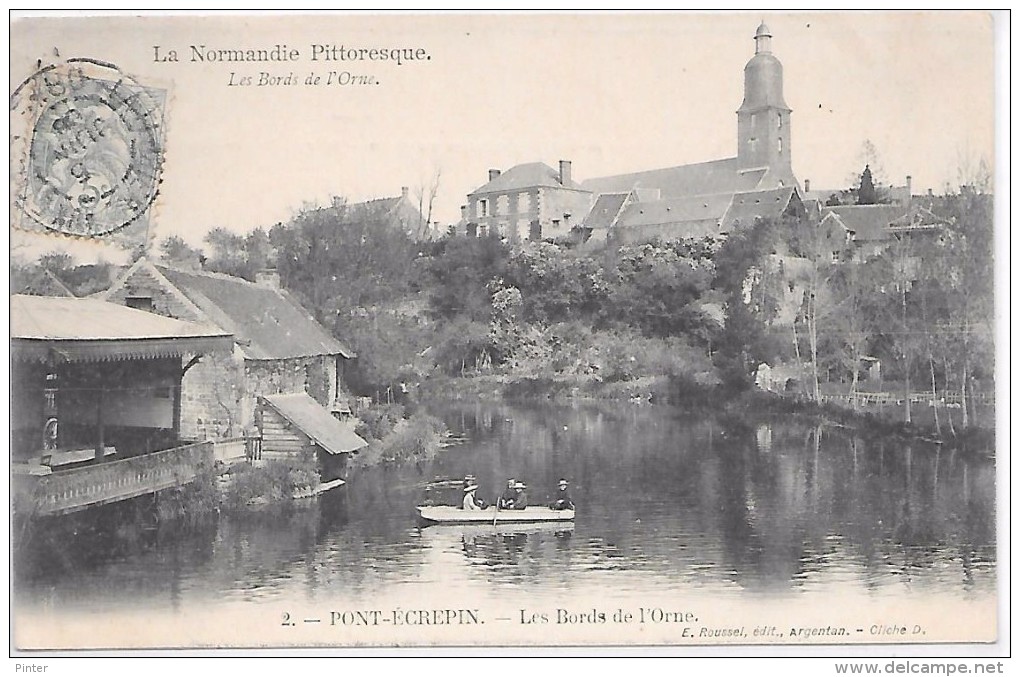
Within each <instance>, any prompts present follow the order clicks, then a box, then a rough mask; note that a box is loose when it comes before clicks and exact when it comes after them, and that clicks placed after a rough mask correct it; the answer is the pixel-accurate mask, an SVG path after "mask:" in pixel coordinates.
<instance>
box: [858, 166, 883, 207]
mask: <svg viewBox="0 0 1020 677" xmlns="http://www.w3.org/2000/svg"><path fill="white" fill-rule="evenodd" d="M877 202H878V193H877V192H876V191H875V183H874V181H873V180H872V178H871V167H870V166H869V165H864V171H863V172H861V183H860V185H859V186H858V188H857V204H859V205H873V204H875V203H877Z"/></svg>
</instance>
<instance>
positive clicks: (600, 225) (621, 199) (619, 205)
mask: <svg viewBox="0 0 1020 677" xmlns="http://www.w3.org/2000/svg"><path fill="white" fill-rule="evenodd" d="M628 197H630V193H606V194H604V195H599V197H598V199H597V200H595V204H593V205H592V207H591V210H590V211H589V212H588V216H586V217H585V219H584V225H585V227H586V228H591V229H592V230H605V229H607V228H610V227H612V225H613V224H614V223H616V220H617V218H619V216H620V211H621V210H622V209H623V207H624V205H625V204H627V198H628Z"/></svg>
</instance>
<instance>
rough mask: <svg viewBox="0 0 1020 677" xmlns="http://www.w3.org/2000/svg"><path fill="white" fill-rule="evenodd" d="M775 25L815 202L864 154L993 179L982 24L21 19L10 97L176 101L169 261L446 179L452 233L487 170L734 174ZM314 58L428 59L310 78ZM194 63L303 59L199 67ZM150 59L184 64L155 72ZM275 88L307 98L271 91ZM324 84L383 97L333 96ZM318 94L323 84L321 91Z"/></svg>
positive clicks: (918, 176)
mask: <svg viewBox="0 0 1020 677" xmlns="http://www.w3.org/2000/svg"><path fill="white" fill-rule="evenodd" d="M762 19H764V20H765V21H766V23H767V24H768V26H769V28H770V29H771V32H772V34H773V36H774V37H773V41H772V47H773V53H774V54H775V55H776V56H777V57H778V58H779V59H780V61H781V62H782V63H783V66H784V75H785V98H786V101H787V103H788V104H789V106H790V107H791V108H792V109H793V113H792V116H791V137H792V138H791V152H792V160H793V169H794V173H795V174H796V176H797V178H798V179H799V180H800V181H801V182H803V181H804V180H805V179H809V180H810V181H811V187H812V189H818V188H833V189H838V188H845V187H847V186H848V185H849V184H848V182H849V181H850V179H851V177H852V176H853V175H854V174H859V173H860V171H861V169H862V168H863V164H864V161H865V158H864V156H863V154H862V149H863V145H864V142H865V141H870V142H871V143H872V144H873V146H874V147H875V149H876V150H877V153H878V162H877V164H878V169H879V178H884V179H885V180H886V181H889V182H892V183H894V184H897V185H902V184H903V183H904V181H905V177H906V176H907V175H908V174H909V175H911V176H912V177H913V187H914V191H915V192H922V191H925V190H927V189H928V188H932V189H934V190H935V191H936V192H939V191H942V190H943V189H944V188H945V186H946V185H947V184H948V185H951V186H956V185H958V184H959V183H960V180H959V177H960V174H961V170H962V171H963V172H964V173H967V172H970V171H972V170H973V168H974V167H976V165H977V163H978V161H979V160H981V159H984V160H986V161H988V162H992V161H993V159H994V148H995V139H994V117H995V79H994V75H995V74H994V59H995V53H994V44H993V42H994V41H993V36H994V32H993V21H992V18H991V16H990V15H989V14H987V13H980V12H972V13H949V12H938V13H914V12H896V13H880V12H860V13H852V14H846V13H824V14H793V13H755V14H750V13H717V14H683V13H679V14H648V13H643V14H640V15H628V14H574V15H567V14H563V15H533V14H532V15H528V14H488V15H465V14H436V13H425V14H418V15H381V16H380V15H353V16H351V15H319V16H301V15H286V16H241V15H231V16H204V17H196V16H172V17H165V16H163V17H152V16H150V17H74V18H59V17H43V18H20V19H15V20H13V21H12V24H11V68H10V72H11V82H10V90H11V91H12V92H13V91H14V89H15V88H16V87H17V85H18V84H19V83H20V82H22V81H23V80H24V79H25V78H27V77H28V76H30V75H31V74H32V73H33V72H34V71H35V69H36V65H37V60H38V59H42V60H43V61H44V62H50V61H54V60H56V59H57V57H56V56H55V55H56V54H57V53H59V56H60V58H67V57H71V56H85V57H91V58H96V59H101V60H103V61H107V62H111V63H114V64H116V65H117V66H119V67H120V68H121V69H122V70H123V71H125V72H126V73H128V74H130V75H131V76H132V77H134V78H135V79H136V80H138V81H139V82H141V83H143V84H146V85H150V86H155V87H162V88H165V89H167V90H168V92H169V98H168V101H167V106H166V111H165V115H166V130H165V132H166V134H165V165H164V170H163V177H162V178H163V184H162V188H161V192H160V194H159V196H158V197H157V200H156V203H155V205H154V210H153V214H152V222H153V228H154V235H155V237H156V238H157V239H162V238H163V237H165V236H167V235H171V234H177V235H180V236H182V237H184V238H185V239H186V240H189V241H190V242H193V243H200V242H201V239H202V237H203V236H204V234H205V233H206V232H207V231H208V230H209V229H211V228H213V227H217V226H222V227H225V228H227V229H229V230H232V231H235V232H238V233H244V232H248V231H250V230H251V229H252V228H254V227H256V226H263V227H270V226H272V225H273V224H274V223H276V222H279V221H285V220H287V219H288V218H290V217H291V216H292V215H293V214H294V213H295V212H296V210H298V209H300V208H301V207H302V205H304V204H308V203H319V204H325V203H326V202H328V201H329V199H330V198H331V197H332V196H342V197H345V198H347V199H349V200H354V201H359V200H364V199H370V198H375V197H386V196H395V195H399V194H400V190H401V187H402V186H408V187H409V188H410V190H411V193H412V194H414V193H416V192H417V191H419V190H420V189H421V188H422V186H425V185H427V184H428V183H430V181H432V180H433V179H434V177H435V176H436V174H437V173H438V175H439V189H438V195H437V199H436V203H435V210H434V218H435V219H436V220H439V221H440V222H441V223H443V224H448V223H451V222H454V221H456V220H457V219H458V218H459V206H460V205H461V204H463V203H464V202H465V196H466V195H467V193H469V192H471V191H472V190H473V189H475V188H477V187H478V186H480V185H482V184H484V183H485V182H486V179H487V170H488V169H490V168H500V169H504V170H505V169H507V168H509V167H511V166H513V165H515V164H518V163H523V162H533V161H542V162H545V163H546V164H548V165H550V166H552V167H555V166H556V163H557V161H559V160H561V159H563V160H571V161H572V163H573V176H574V178H575V180H583V179H585V178H589V177H596V176H605V175H609V174H616V173H622V172H629V171H638V170H644V169H654V168H659V167H668V166H673V165H679V164H687V163H692V162H701V161H707V160H714V159H719V158H725V157H732V156H734V155H735V154H736V129H737V125H736V114H735V111H736V109H737V107H738V106H739V105H740V102H741V99H742V91H743V67H744V64H745V63H746V62H747V61H748V59H750V58H751V56H753V54H754V41H753V35H754V31H755V28H756V27H757V25H758V23H759V22H760V21H761V20H762ZM316 44H318V45H324V46H336V47H338V48H339V47H340V46H344V47H345V48H350V47H355V48H407V49H408V50H412V51H413V50H422V51H421V52H419V54H424V55H427V56H428V57H429V58H428V60H425V59H423V58H422V59H419V60H415V61H411V62H409V63H404V64H402V65H397V64H395V63H393V62H392V61H387V62H382V61H373V62H368V61H359V62H353V63H352V62H348V61H344V62H337V61H328V62H327V61H323V60H321V58H320V59H319V60H316V61H312V60H311V57H312V46H313V45H316ZM192 45H194V46H196V47H200V46H202V45H204V46H205V49H204V50H203V52H205V53H208V50H210V49H212V50H218V49H248V48H251V49H260V48H273V47H274V46H276V45H286V46H287V49H297V50H298V51H299V56H298V57H297V58H296V59H294V60H292V61H289V62H285V63H270V64H267V63H236V62H235V63H231V62H223V61H217V62H210V61H208V60H206V61H205V62H201V61H193V60H192V58H191V46H192ZM156 46H159V50H160V56H166V55H167V54H168V53H169V50H171V49H174V50H176V51H177V53H178V57H179V58H180V61H179V62H176V63H173V62H158V61H157V59H156V54H155V49H156ZM262 72H267V73H270V74H272V75H274V76H282V77H285V76H287V75H289V74H293V76H294V77H295V78H296V79H297V80H298V81H299V84H296V85H292V86H286V85H280V86H257V81H258V79H259V77H260V73H262ZM330 72H336V73H343V72H348V73H351V74H354V75H358V76H369V77H371V78H373V79H374V80H375V82H376V83H378V84H371V85H359V86H352V85H347V86H340V85H336V84H334V85H327V84H325V81H326V80H327V79H328V77H329V73H330ZM313 73H314V74H316V75H318V76H319V77H320V78H321V82H320V84H319V85H311V86H309V85H305V84H304V80H305V79H306V78H307V76H308V75H310V74H313ZM231 74H233V76H232V75H231ZM232 77H233V80H234V81H235V82H240V80H241V79H242V78H244V77H252V78H253V80H254V82H255V83H256V84H253V85H251V86H241V85H231V84H230V82H231V78H232ZM874 168H875V167H873V169H874ZM12 237H13V236H12ZM54 239H55V238H52V237H49V236H48V237H47V238H46V240H45V241H44V242H43V245H44V246H49V245H50V243H51V241H53V240H54ZM12 244H15V248H17V243H16V242H12ZM75 247H78V248H79V249H77V250H72V251H73V252H76V253H78V254H79V256H80V257H82V258H88V257H89V255H90V253H89V252H91V250H89V249H88V248H87V247H83V246H82V245H78V244H76V245H75ZM86 250H88V251H86Z"/></svg>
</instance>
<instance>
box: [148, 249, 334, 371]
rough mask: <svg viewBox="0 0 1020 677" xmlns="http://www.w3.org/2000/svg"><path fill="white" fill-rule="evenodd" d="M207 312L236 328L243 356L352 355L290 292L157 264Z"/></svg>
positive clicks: (228, 327)
mask: <svg viewBox="0 0 1020 677" xmlns="http://www.w3.org/2000/svg"><path fill="white" fill-rule="evenodd" d="M156 269H157V270H158V271H159V272H160V273H162V274H163V276H164V277H166V278H167V280H169V281H170V283H171V284H173V285H174V286H175V287H177V288H178V289H179V290H180V291H181V292H182V293H183V294H184V295H185V296H187V297H188V299H189V300H190V301H191V302H192V303H194V304H195V305H196V306H198V307H199V308H200V309H201V310H202V312H203V313H205V314H206V316H207V317H209V319H210V320H212V321H213V322H215V323H216V324H217V325H219V326H220V327H222V328H223V329H225V330H227V331H229V332H230V333H232V334H234V336H235V337H236V340H237V342H238V344H239V345H240V347H241V350H242V352H243V353H244V355H245V357H247V358H249V359H253V360H282V359H290V358H294V357H314V356H318V355H342V356H344V357H354V352H353V351H351V350H350V349H349V348H348V347H346V346H344V345H343V344H342V343H340V342H339V341H337V340H336V339H335V338H333V337H332V336H331V335H330V334H329V332H327V331H326V329H324V328H323V327H322V325H320V324H319V323H318V322H316V321H315V319H314V318H313V317H312V316H311V315H310V314H309V313H308V311H306V310H305V309H304V308H302V307H301V305H300V304H299V303H298V302H297V301H296V300H294V299H293V298H292V297H291V295H290V294H288V293H287V292H286V291H284V290H282V289H274V288H271V287H266V286H263V285H258V284H255V283H253V282H248V281H247V280H243V279H241V278H239V277H233V276H230V275H220V274H217V273H205V272H197V271H185V270H178V269H176V268H169V267H167V266H156Z"/></svg>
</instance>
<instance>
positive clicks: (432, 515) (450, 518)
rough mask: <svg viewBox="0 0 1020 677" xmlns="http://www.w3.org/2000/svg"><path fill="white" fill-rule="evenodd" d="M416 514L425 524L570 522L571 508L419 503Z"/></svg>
mask: <svg viewBox="0 0 1020 677" xmlns="http://www.w3.org/2000/svg"><path fill="white" fill-rule="evenodd" d="M416 509H417V511H418V516H419V517H420V518H421V521H422V522H425V523H427V524H486V523H487V524H492V525H496V524H534V523H539V522H570V521H572V520H573V519H574V511H573V510H553V509H551V508H545V507H540V506H529V507H527V508H525V509H524V510H496V508H494V507H493V508H487V509H485V510H461V509H460V508H455V507H453V506H449V505H419V506H418V507H417V508H416Z"/></svg>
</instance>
